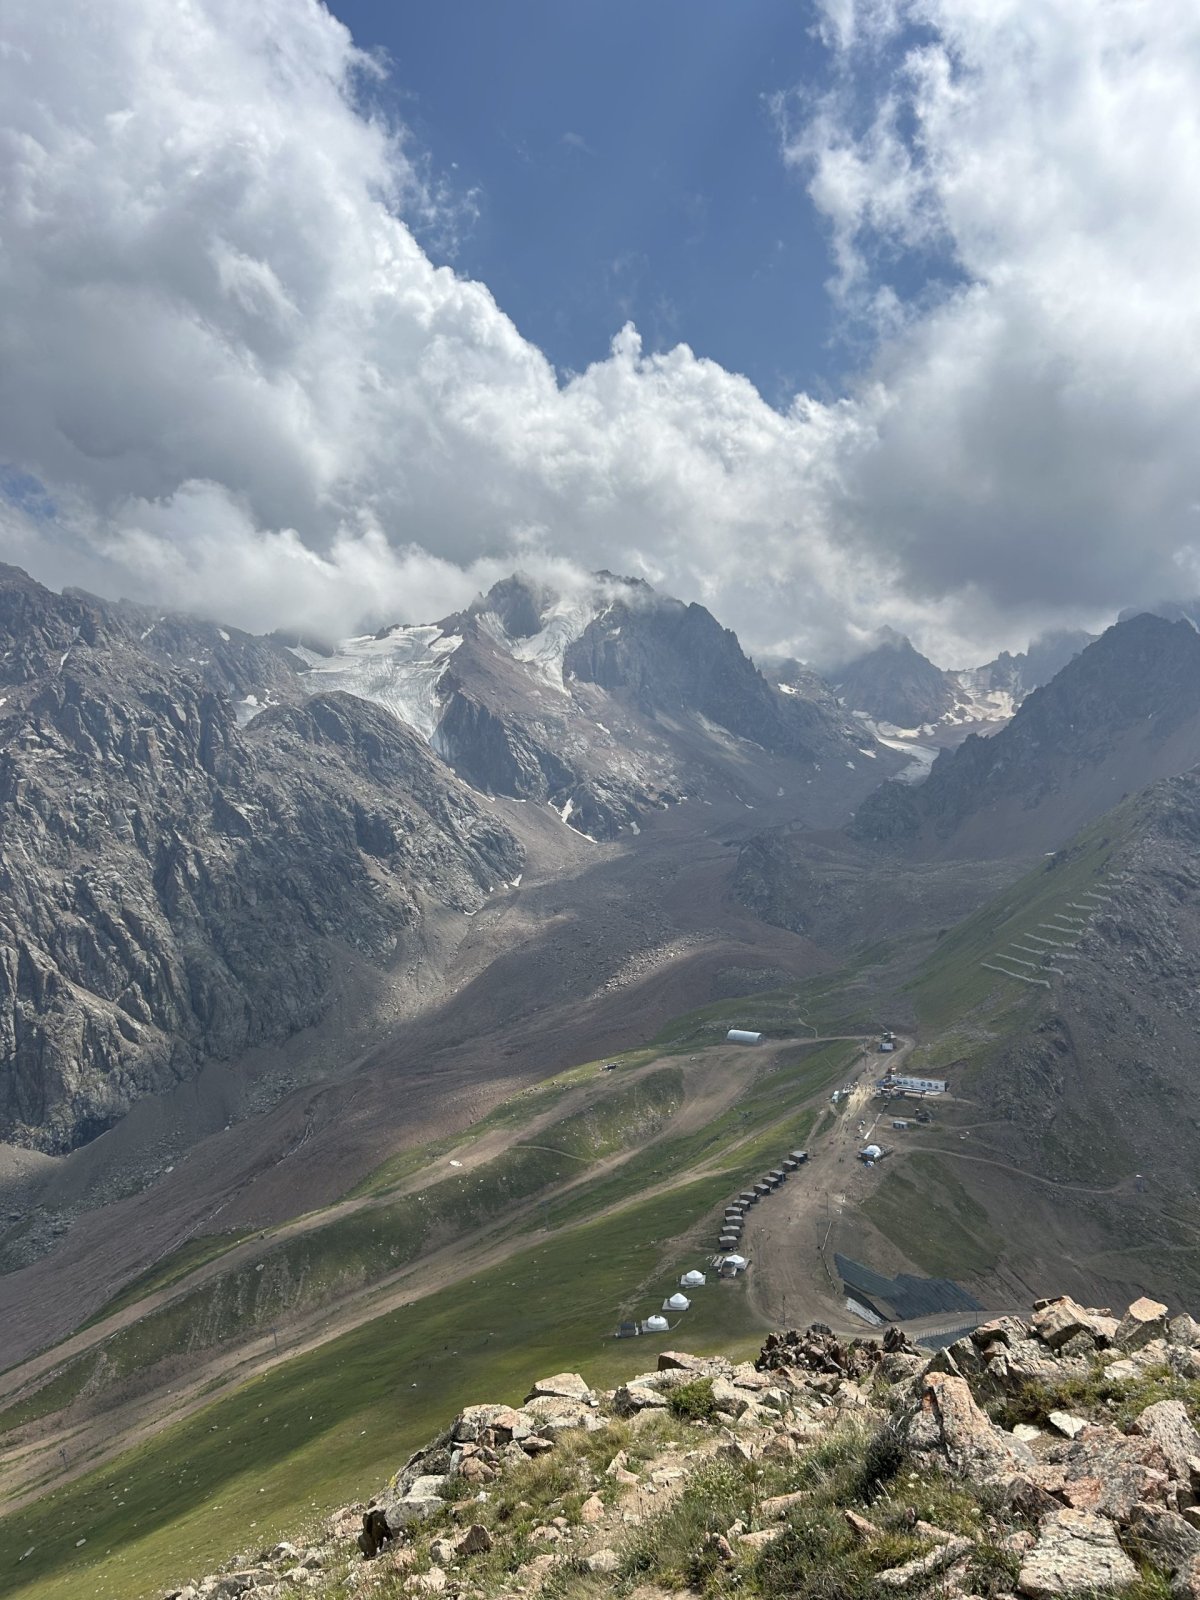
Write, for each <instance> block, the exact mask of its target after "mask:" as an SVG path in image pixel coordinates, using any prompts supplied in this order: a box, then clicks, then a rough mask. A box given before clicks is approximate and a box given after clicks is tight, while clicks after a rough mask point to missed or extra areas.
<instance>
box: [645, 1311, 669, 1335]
mask: <svg viewBox="0 0 1200 1600" xmlns="http://www.w3.org/2000/svg"><path fill="white" fill-rule="evenodd" d="M670 1328H671V1324H670V1323H669V1322H668V1321H667V1319H666V1317H660V1316H659V1314H658V1312H657V1311H656V1312H655V1313H654V1315H653V1316H652V1317H647V1318H646V1320H645V1322H643V1323H642V1332H643V1333H668V1332H670Z"/></svg>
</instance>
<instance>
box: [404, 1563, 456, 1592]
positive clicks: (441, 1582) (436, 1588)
mask: <svg viewBox="0 0 1200 1600" xmlns="http://www.w3.org/2000/svg"><path fill="white" fill-rule="evenodd" d="M448 1582H449V1580H448V1578H447V1577H446V1574H445V1572H444V1570H443V1569H442V1568H441V1567H430V1569H429V1571H428V1572H415V1573H414V1574H413V1575H412V1577H411V1578H406V1579H405V1580H404V1587H405V1589H406V1590H407V1592H408V1593H409V1594H441V1592H442V1590H443V1589H444V1588H445V1587H446V1584H447V1583H448Z"/></svg>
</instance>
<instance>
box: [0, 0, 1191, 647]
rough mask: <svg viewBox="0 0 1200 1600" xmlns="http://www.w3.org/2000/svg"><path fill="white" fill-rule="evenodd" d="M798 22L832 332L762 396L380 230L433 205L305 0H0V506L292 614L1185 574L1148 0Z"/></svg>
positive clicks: (980, 609)
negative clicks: (614, 578) (590, 347)
mask: <svg viewBox="0 0 1200 1600" xmlns="http://www.w3.org/2000/svg"><path fill="white" fill-rule="evenodd" d="M64 9H65V11H66V13H67V14H68V16H69V26H64ZM914 29H917V30H919V31H918V32H915V33H914ZM824 36H825V38H826V41H827V43H828V47H829V50H830V56H831V64H832V69H831V79H830V85H831V86H830V87H828V88H827V91H826V92H824V93H823V94H821V95H817V96H814V94H813V93H812V92H811V89H810V91H809V92H808V93H807V94H806V95H805V97H804V98H803V100H802V101H801V102H794V101H787V102H785V103H781V106H780V115H781V119H782V125H783V128H784V137H783V150H784V156H785V159H787V160H788V161H790V162H791V163H792V164H793V165H794V166H795V167H796V169H797V171H798V172H800V173H801V174H802V176H803V179H804V183H805V185H806V186H807V189H808V193H809V195H810V196H811V201H812V203H815V204H816V205H817V206H818V207H819V209H820V210H821V212H822V213H823V214H824V216H825V217H826V218H827V219H828V224H829V228H830V236H831V243H832V251H833V256H834V262H835V273H834V278H833V280H832V282H831V292H832V293H834V294H836V295H837V296H838V299H839V303H840V304H841V305H842V307H843V309H844V314H845V316H846V317H847V318H848V319H853V320H854V322H855V323H856V325H858V326H860V327H865V328H867V329H869V334H868V337H869V338H870V340H871V343H872V346H873V351H874V353H873V357H872V360H871V363H870V367H869V371H867V372H866V374H865V375H864V377H863V379H862V381H861V382H860V383H859V384H858V385H857V386H856V387H855V388H854V389H853V390H852V391H851V392H849V393H848V394H847V395H846V397H845V398H844V399H843V400H842V401H840V402H837V403H833V404H818V403H817V402H815V401H812V400H810V399H808V398H807V397H803V396H801V397H798V398H797V400H796V401H795V403H794V404H793V405H792V406H791V407H790V408H789V409H787V410H783V411H781V410H777V409H773V408H772V407H770V406H768V405H767V404H766V403H765V402H764V401H763V399H762V398H761V396H760V395H759V394H758V393H757V392H756V390H755V389H754V388H753V386H752V385H751V384H750V383H748V382H747V381H746V380H745V379H744V378H741V377H739V376H737V375H736V374H732V373H730V372H727V371H725V370H724V369H722V368H721V367H720V366H718V365H717V364H715V363H713V362H711V361H707V360H704V359H702V358H701V357H699V356H697V355H696V354H694V353H693V352H692V351H691V350H689V349H688V348H687V347H686V346H682V345H681V346H678V347H677V348H676V349H674V350H670V351H667V352H665V353H661V354H654V353H651V354H648V353H646V352H645V351H644V350H643V349H642V346H641V342H640V340H639V337H638V335H637V333H636V330H634V329H633V328H626V329H623V330H621V331H620V332H619V333H618V334H617V336H616V338H615V339H614V342H613V346H612V350H611V353H610V355H609V356H608V358H607V359H605V360H603V361H601V362H598V363H596V364H595V365H593V366H592V367H590V368H588V369H587V370H586V371H585V372H583V373H580V374H577V375H572V376H569V377H567V378H566V379H565V380H564V379H560V377H559V375H557V374H556V373H555V371H554V370H553V368H552V367H551V365H550V364H549V362H548V361H547V360H546V359H545V357H544V356H543V355H542V353H541V352H540V351H539V350H537V349H536V348H535V347H534V346H532V345H531V344H529V343H528V342H527V341H526V340H524V339H523V338H522V337H521V336H520V335H519V333H518V332H517V330H516V329H515V327H514V326H513V324H512V323H511V322H510V320H509V319H508V318H507V317H506V316H505V315H504V313H503V311H502V309H501V308H499V307H498V306H497V305H496V303H495V301H494V300H493V298H492V296H491V295H490V293H489V292H488V290H487V288H486V287H485V286H484V285H482V284H479V283H473V282H469V281H466V280H464V279H463V278H461V277H459V276H457V275H456V274H455V273H454V272H453V271H451V270H450V269H448V268H446V267H439V266H435V265H434V263H433V262H432V261H431V260H430V258H429V256H428V255H427V254H426V252H425V250H423V249H422V247H421V244H420V243H419V242H418V241H419V239H421V238H426V239H428V238H429V237H431V236H433V235H437V234H438V233H439V232H440V233H441V234H442V235H443V236H448V235H449V234H452V232H453V229H454V226H455V225H456V222H457V220H458V217H457V214H456V206H455V203H454V202H453V200H452V197H450V196H449V195H448V194H447V192H446V191H445V189H444V188H439V187H438V186H437V185H436V183H434V182H433V181H432V180H431V178H430V176H429V168H428V165H427V163H424V162H422V161H421V160H420V159H419V158H418V156H417V155H416V154H415V153H414V151H413V149H412V146H411V144H410V143H409V142H408V141H407V140H406V137H405V135H404V132H403V130H402V129H397V128H395V127H393V126H390V125H388V124H387V123H385V122H384V121H383V120H382V119H381V118H380V117H379V116H378V115H376V114H373V113H372V112H371V110H370V104H371V96H370V93H369V90H370V86H371V82H372V79H373V77H374V75H375V74H376V73H377V72H378V70H379V69H378V68H377V67H376V66H375V65H374V64H373V63H372V62H371V61H369V60H368V59H367V58H365V57H364V56H362V55H361V54H360V53H359V52H358V51H357V50H356V49H355V47H354V45H353V42H352V40H351V39H350V36H349V34H348V32H347V30H346V29H345V28H344V27H343V26H342V25H341V24H340V23H339V22H338V21H336V19H335V18H333V17H332V16H331V15H330V14H329V13H328V12H327V11H326V10H325V9H324V8H323V7H322V6H321V5H319V4H317V3H316V0H259V3H258V4H256V5H254V6H251V7H246V6H243V5H238V4H235V3H234V0H178V3H177V4H176V5H173V6H171V7H167V8H164V7H163V6H161V5H156V4H155V3H154V0H109V3H108V4H107V5H105V6H104V7H95V6H91V5H85V4H84V3H83V0H67V4H66V6H65V8H64V7H63V6H58V7H48V6H46V5H45V4H44V3H34V0H9V3H8V4H7V5H6V6H5V8H4V13H3V17H2V19H0V174H2V179H0V241H2V243H0V416H2V417H3V418H4V422H3V425H2V429H0V465H4V464H5V463H6V464H7V467H8V469H9V471H10V474H11V472H13V471H15V472H19V473H21V474H28V475H32V476H33V477H34V478H36V479H37V480H38V481H39V482H40V483H41V484H42V485H44V486H45V490H46V494H47V496H48V497H49V500H50V501H51V502H52V505H53V511H52V513H51V512H48V511H47V508H46V506H45V505H41V506H39V505H37V504H36V503H34V502H35V501H36V496H34V497H30V496H29V495H27V494H21V495H18V496H15V497H14V496H12V495H10V496H9V500H8V504H7V506H6V508H5V510H4V512H3V514H2V516H0V539H2V540H3V544H4V547H5V549H6V550H8V551H9V552H10V554H11V557H12V558H14V559H20V560H22V561H23V562H24V563H25V564H26V565H29V566H30V567H31V568H32V569H33V570H34V571H35V572H36V573H37V574H38V575H39V576H41V577H44V578H46V579H48V580H50V581H61V582H86V583H89V584H91V585H92V586H94V587H97V588H102V589H104V590H106V591H108V592H113V591H118V590H119V591H120V592H123V593H127V594H130V595H133V596H140V597H143V598H147V599H154V600H156V601H163V602H166V603H174V604H190V605H193V606H197V605H199V606H203V607H205V608H206V609H208V610H210V611H212V612H214V613H216V614H223V615H225V616H227V617H228V618H229V620H231V621H234V622H238V623H241V624H242V625H244V626H260V627H269V626H273V625H276V624H288V623H308V624H311V625H315V626H320V627H322V628H325V629H330V630H332V629H340V628H348V627H351V626H353V625H355V624H356V623H357V622H358V621H359V620H360V619H361V618H362V617H363V616H364V614H369V615H370V616H371V617H373V618H379V619H380V620H383V619H385V618H387V617H397V618H414V617H428V616H430V615H436V614H438V613H439V612H442V611H446V610H450V609H453V607H454V606H456V605H459V604H461V603H462V602H463V600H464V599H466V598H467V597H468V595H469V593H470V592H473V590H474V589H475V588H477V587H479V586H483V585H485V584H486V583H487V582H490V581H491V579H492V577H494V576H498V575H500V574H501V573H502V572H503V571H505V570H508V569H510V568H511V567H512V566H513V565H514V564H519V565H521V566H523V567H526V568H529V567H530V566H533V565H536V564H539V563H540V564H542V566H544V567H545V568H546V570H549V566H547V565H546V564H553V563H556V562H557V563H558V564H559V565H558V568H557V570H558V571H559V572H560V574H561V573H564V572H569V571H572V570H574V569H575V568H577V567H598V566H606V567H609V568H611V569H613V570H616V571H623V572H628V573H632V574H635V575H639V576H644V577H646V578H648V579H650V580H651V581H652V582H656V583H658V584H660V585H661V586H662V587H664V588H666V589H668V590H670V591H672V592H675V593H677V594H680V595H682V596H683V597H684V598H696V599H701V600H703V601H705V602H706V603H708V604H710V605H711V606H712V607H713V609H714V610H716V611H717V613H718V614H719V615H720V616H721V617H722V620H725V621H728V622H730V623H731V624H732V625H734V626H736V627H738V628H739V629H740V630H741V631H742V632H743V634H744V635H745V636H746V638H747V639H748V641H749V642H750V643H752V644H753V645H755V646H757V647H760V648H763V649H791V650H798V651H800V652H802V653H805V654H808V655H817V656H825V657H833V656H837V655H844V654H845V653H846V652H847V650H848V649H850V648H852V647H853V645H854V643H855V642H856V641H860V640H863V639H865V638H867V637H869V635H870V631H871V630H872V629H873V628H874V627H877V626H879V625H882V624H891V625H893V626H896V627H898V628H902V629H905V630H906V631H909V632H911V633H913V634H914V636H915V637H916V638H917V639H918V640H920V641H921V642H924V643H925V644H927V645H929V646H931V647H933V648H935V649H937V650H938V651H939V653H941V654H942V655H947V654H951V655H955V656H957V657H958V658H960V659H969V658H970V657H971V656H973V655H978V654H979V653H980V652H981V650H982V649H984V647H985V646H989V647H990V646H991V645H992V644H999V643H1016V644H1019V643H1021V642H1022V640H1023V638H1024V636H1025V634H1026V633H1027V632H1028V631H1029V630H1030V629H1033V628H1037V627H1040V626H1043V625H1046V624H1047V623H1049V622H1052V621H1054V620H1058V619H1069V620H1086V621H1092V620H1094V618H1095V615H1096V613H1097V612H1098V611H1099V612H1102V611H1104V610H1105V609H1106V608H1111V609H1115V608H1116V606H1117V605H1119V604H1124V603H1127V602H1128V601H1129V600H1131V599H1133V600H1138V599H1148V598H1151V592H1152V591H1153V593H1154V594H1157V593H1158V592H1159V591H1160V590H1161V591H1162V592H1167V591H1168V590H1169V589H1170V588H1172V587H1180V586H1182V587H1183V588H1187V587H1188V586H1189V585H1192V586H1194V584H1195V582H1196V575H1195V573H1194V572H1193V571H1192V570H1191V568H1190V566H1189V563H1191V562H1192V561H1193V559H1194V558H1193V555H1192V549H1193V540H1194V538H1195V531H1196V528H1195V517H1196V512H1195V510H1194V506H1195V504H1196V502H1197V501H1200V493H1197V491H1196V489H1195V486H1194V485H1191V484H1190V481H1189V479H1190V472H1191V468H1190V463H1189V457H1190V455H1191V453H1192V452H1191V451H1190V449H1189V448H1188V446H1189V445H1190V440H1191V438H1192V437H1193V436H1194V434H1195V425H1196V422H1197V420H1198V419H1197V414H1196V411H1197V407H1196V392H1195V391H1196V385H1197V382H1198V381H1200V380H1197V378H1196V377H1195V376H1194V374H1195V373H1196V372H1197V371H1200V367H1198V366H1197V363H1196V362H1195V360H1194V359H1193V358H1194V354H1195V343H1196V335H1197V332H1198V331H1200V329H1198V323H1200V309H1198V308H1197V307H1195V306H1193V305H1192V304H1190V303H1189V301H1190V298H1191V296H1190V283H1191V274H1190V273H1189V272H1186V271H1184V270H1182V266H1181V264H1182V263H1183V262H1185V261H1189V262H1190V261H1193V260H1194V259H1195V253H1196V244H1197V239H1196V238H1195V236H1194V235H1195V232H1196V230H1197V227H1198V224H1197V223H1196V220H1195V219H1196V218H1197V217H1198V216H1200V206H1198V205H1197V201H1200V194H1198V193H1196V192H1195V191H1196V190H1197V189H1198V188H1200V160H1198V159H1196V158H1197V155H1198V154H1200V139H1198V138H1197V122H1196V116H1197V114H1196V109H1195V102H1196V99H1197V97H1196V96H1195V94H1194V92H1193V91H1194V88H1195V85H1196V81H1197V71H1196V68H1197V54H1196V44H1197V41H1196V23H1195V21H1194V19H1192V18H1191V16H1190V13H1189V12H1188V10H1187V9H1186V8H1185V7H1184V6H1183V5H1181V4H1179V3H1178V0H1163V3H1162V4H1161V5H1160V6H1157V7H1155V8H1153V17H1152V18H1151V17H1150V15H1149V10H1148V8H1147V9H1145V10H1144V9H1143V8H1141V7H1135V6H1129V5H1125V4H1122V3H1118V0H1114V3H1112V4H1111V5H1107V6H1104V7H1099V8H1097V7H1095V6H1094V5H1092V4H1090V3H1085V0H1077V3H1069V0H1052V3H1050V4H1047V3H1046V0H1038V3H1037V4H1036V5H1035V4H1034V0H1005V3H1002V4H997V5H991V6H988V7H983V6H982V5H980V4H978V3H977V0H923V3H921V4H917V3H916V0H912V3H905V0H871V3H870V4H857V3H855V0H836V3H834V0H829V4H828V6H827V9H826V15H825V26H824ZM914 39H916V40H918V41H919V42H916V43H913V42H912V41H913V40H914ZM398 70H399V71H400V72H401V73H402V70H403V64H402V63H401V64H400V67H399V69H398ZM1163 149H1169V150H1170V151H1171V152H1172V153H1173V158H1172V159H1171V160H1170V161H1164V160H1163V159H1162V156H1161V152H1162V150H1163ZM461 203H462V202H460V204H461ZM465 203H466V204H468V205H469V203H470V197H467V200H466V202H465ZM798 203H801V200H800V195H799V192H798ZM914 255H916V256H919V257H922V258H928V259H929V260H932V261H935V262H936V264H937V273H938V274H940V275H941V276H940V278H939V280H938V281H942V282H944V283H946V284H948V285H949V287H947V288H945V289H943V290H942V291H939V292H938V293H936V294H934V295H932V296H931V294H930V292H929V290H928V289H927V288H917V289H910V288H909V287H907V284H908V283H912V282H915V281H917V279H916V277H915V276H914V273H913V272H912V270H908V271H907V273H905V272H900V271H897V270H893V269H894V268H895V266H896V263H902V262H904V261H906V260H907V261H909V262H911V260H912V258H913V257H914ZM918 276H919V275H918ZM925 276H928V274H926V275H925ZM922 281H923V280H922ZM5 481H8V482H10V483H11V482H13V481H18V480H14V479H13V478H12V477H11V476H10V477H9V478H7V479H5V478H0V484H2V483H3V482H5ZM19 481H21V482H24V481H25V480H24V479H21V480H19ZM1139 540H1140V541H1141V544H1142V546H1143V550H1142V553H1141V554H1140V555H1138V554H1136V553H1135V551H1136V546H1137V543H1138V541H1139Z"/></svg>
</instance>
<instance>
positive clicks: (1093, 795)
mask: <svg viewBox="0 0 1200 1600" xmlns="http://www.w3.org/2000/svg"><path fill="white" fill-rule="evenodd" d="M1197 761H1200V635H1198V634H1197V633H1196V630H1195V629H1194V628H1193V627H1192V626H1191V624H1190V623H1188V622H1185V621H1179V622H1168V621H1166V620H1164V619H1163V618H1161V617H1156V616H1151V615H1149V614H1147V613H1142V614H1140V615H1138V616H1135V617H1131V618H1130V619H1129V620H1128V621H1127V622H1121V623H1116V624H1114V625H1113V627H1111V628H1109V629H1108V630H1107V632H1105V633H1104V634H1102V635H1101V637H1100V638H1099V639H1098V640H1096V641H1095V642H1094V643H1093V644H1091V645H1089V646H1088V647H1087V649H1085V650H1083V651H1082V652H1081V653H1080V654H1079V655H1077V656H1075V657H1074V659H1072V660H1071V661H1069V662H1068V663H1067V665H1066V666H1065V667H1063V669H1062V670H1061V672H1059V673H1058V674H1057V676H1056V677H1054V678H1053V679H1052V680H1051V681H1050V682H1049V683H1048V684H1046V685H1044V686H1043V687H1042V688H1040V689H1036V690H1034V691H1033V692H1032V693H1031V694H1030V695H1029V696H1028V697H1027V698H1026V699H1025V700H1024V701H1023V702H1022V704H1021V706H1020V708H1019V709H1018V711H1017V712H1016V714H1015V716H1014V717H1013V719H1012V721H1011V722H1010V723H1009V724H1008V725H1007V726H1006V727H1004V728H1002V729H1001V730H1000V731H999V732H998V733H995V734H993V735H992V736H991V737H989V738H981V737H979V736H978V735H971V736H969V737H968V738H967V739H966V740H965V741H964V742H963V743H962V744H961V745H960V746H959V747H958V748H957V749H956V750H954V751H944V752H943V753H942V754H941V755H940V756H939V757H938V759H937V761H936V762H935V763H934V765H933V768H932V770H931V772H930V775H929V777H928V779H927V780H926V781H925V783H924V784H922V785H921V786H920V788H917V789H910V790H903V789H902V786H900V785H896V784H885V785H883V786H882V787H881V788H880V789H879V790H877V791H876V793H875V794H873V795H871V796H870V797H869V799H868V800H867V801H865V802H864V804H863V805H862V806H860V807H859V810H858V814H857V816H856V818H855V822H854V827H853V831H854V833H855V834H856V836H857V837H859V838H864V839H875V840H879V841H881V842H883V841H888V842H892V843H899V844H901V845H903V846H905V847H908V846H915V847H917V848H918V849H919V850H922V851H924V852H927V853H928V852H932V853H950V854H971V853H977V854H980V855H987V856H993V855H1004V854H1027V855H1032V854H1035V853H1036V852H1037V851H1038V850H1041V849H1046V848H1052V847H1053V846H1054V845H1056V844H1059V843H1061V842H1062V841H1063V840H1064V839H1066V838H1068V837H1069V836H1070V835H1071V834H1072V833H1074V832H1075V831H1076V830H1077V829H1078V828H1080V827H1082V826H1083V825H1084V824H1085V823H1086V822H1088V821H1090V820H1091V819H1092V818H1093V817H1096V816H1098V815H1100V813H1101V812H1103V811H1105V810H1107V809H1108V808H1109V807H1110V806H1112V805H1114V804H1115V803H1116V802H1117V801H1119V800H1120V799H1121V798H1122V796H1123V795H1124V794H1126V793H1129V792H1132V791H1133V790H1135V789H1140V788H1142V787H1144V786H1145V785H1146V784H1147V783H1151V782H1153V781H1155V780H1156V779H1158V778H1161V777H1168V776H1172V775H1174V774H1176V773H1178V772H1182V771H1185V770H1187V769H1188V768H1189V767H1191V766H1193V765H1194V764H1195V763H1196V762H1197Z"/></svg>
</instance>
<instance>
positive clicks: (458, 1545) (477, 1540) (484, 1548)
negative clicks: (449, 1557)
mask: <svg viewBox="0 0 1200 1600" xmlns="http://www.w3.org/2000/svg"><path fill="white" fill-rule="evenodd" d="M491 1548H492V1536H491V1534H490V1533H489V1532H488V1530H487V1529H486V1528H485V1527H483V1526H482V1525H481V1524H480V1523H478V1522H473V1523H472V1524H471V1526H470V1527H469V1528H468V1529H467V1530H466V1532H465V1533H464V1534H462V1535H461V1536H460V1537H459V1538H458V1539H456V1540H455V1542H454V1549H455V1553H456V1554H457V1555H460V1556H482V1555H486V1554H487V1552H488V1551H489V1550H490V1549H491Z"/></svg>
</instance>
